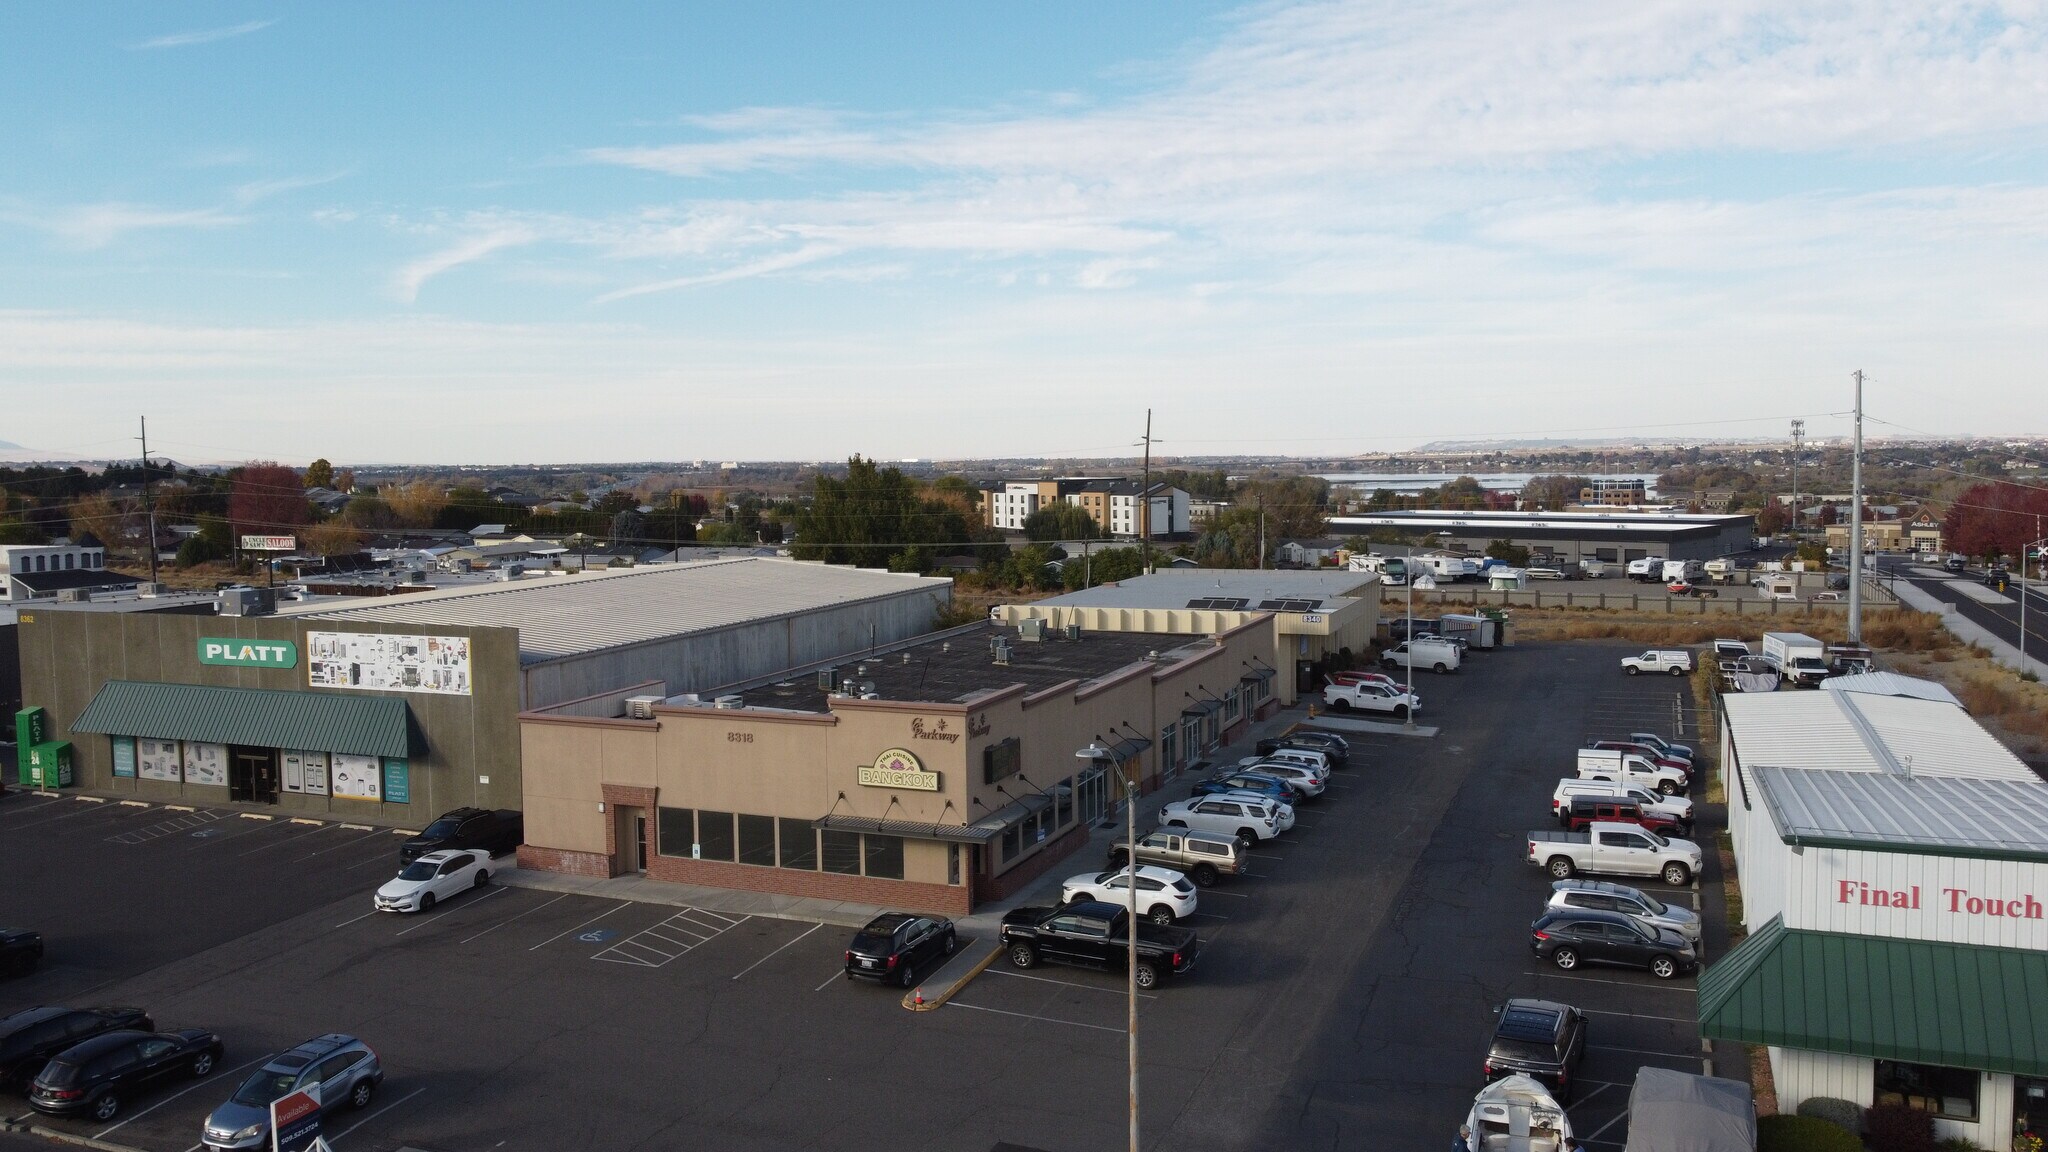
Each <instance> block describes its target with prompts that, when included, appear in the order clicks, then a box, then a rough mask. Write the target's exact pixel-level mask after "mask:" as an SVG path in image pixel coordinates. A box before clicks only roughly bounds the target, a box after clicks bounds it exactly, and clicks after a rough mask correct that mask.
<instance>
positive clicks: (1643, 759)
mask: <svg viewBox="0 0 2048 1152" xmlns="http://www.w3.org/2000/svg"><path fill="white" fill-rule="evenodd" d="M1579 779H1581V780H1615V781H1620V782H1623V783H1628V784H1640V785H1642V786H1643V787H1645V788H1648V789H1650V790H1651V791H1653V792H1661V793H1663V794H1664V795H1666V796H1683V795H1684V794H1685V793H1686V791H1687V790H1688V789H1690V788H1691V787H1692V777H1691V775H1690V774H1688V773H1687V772H1685V771H1684V770H1683V769H1680V768H1674V767H1671V766H1670V765H1667V764H1658V763H1656V762H1654V761H1652V760H1651V759H1650V758H1649V757H1647V756H1642V755H1638V754H1637V753H1634V752H1624V751H1622V750H1620V749H1618V748H1581V749H1579Z"/></svg>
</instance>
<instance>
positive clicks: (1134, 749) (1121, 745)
mask: <svg viewBox="0 0 2048 1152" xmlns="http://www.w3.org/2000/svg"><path fill="white" fill-rule="evenodd" d="M1150 747H1152V741H1150V740H1147V739H1145V738H1144V737H1143V736H1132V737H1127V738H1124V739H1118V740H1111V741H1110V742H1109V758H1110V759H1111V760H1114V761H1116V762H1117V763H1119V764H1121V763H1123V762H1124V761H1126V760H1129V759H1131V758H1132V757H1134V756H1136V755H1137V754H1138V753H1140V752H1143V751H1144V750H1145V749H1147V748H1150Z"/></svg>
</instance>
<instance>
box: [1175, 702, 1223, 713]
mask: <svg viewBox="0 0 2048 1152" xmlns="http://www.w3.org/2000/svg"><path fill="white" fill-rule="evenodd" d="M1221 711H1223V701H1221V700H1191V701H1189V702H1188V706H1187V707H1185V708H1183V709H1181V710H1180V714H1181V715H1183V716H1207V715H1209V714H1210V713H1211V712H1221Z"/></svg>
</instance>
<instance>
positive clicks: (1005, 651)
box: [995, 640, 1010, 664]
mask: <svg viewBox="0 0 2048 1152" xmlns="http://www.w3.org/2000/svg"><path fill="white" fill-rule="evenodd" d="M995 657H996V663H998V664H1008V663H1009V662H1010V646H1009V645H1008V644H1005V643H1003V642H1002V641H1000V640H998V641H996V649H995Z"/></svg>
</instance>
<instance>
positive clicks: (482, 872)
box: [470, 868, 491, 888]
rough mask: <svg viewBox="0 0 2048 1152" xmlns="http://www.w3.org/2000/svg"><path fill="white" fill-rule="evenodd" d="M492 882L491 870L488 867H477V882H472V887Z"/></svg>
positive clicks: (479, 886)
mask: <svg viewBox="0 0 2048 1152" xmlns="http://www.w3.org/2000/svg"><path fill="white" fill-rule="evenodd" d="M490 882H491V874H490V872H489V871H488V870H487V869H483V868H479V869H477V870H476V882H475V883H473V884H471V885H470V887H472V888H481V887H483V886H484V885H486V884H489V883H490Z"/></svg>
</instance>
